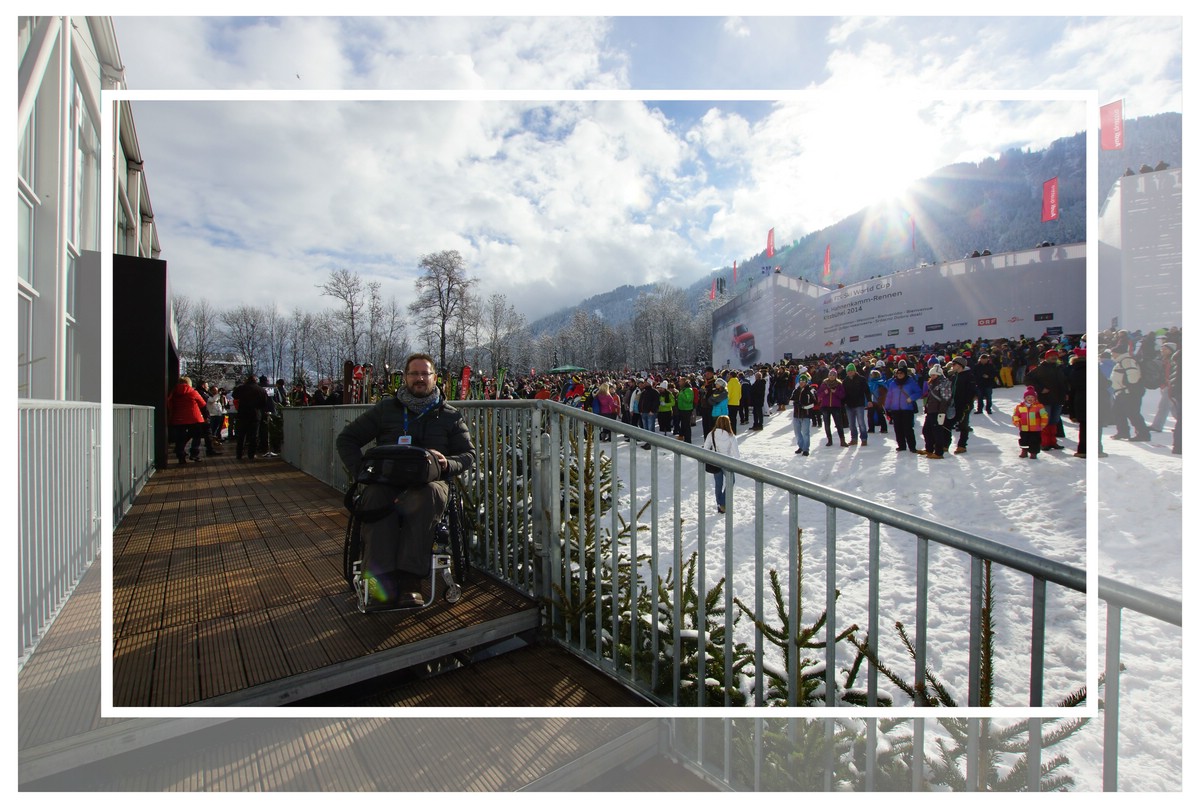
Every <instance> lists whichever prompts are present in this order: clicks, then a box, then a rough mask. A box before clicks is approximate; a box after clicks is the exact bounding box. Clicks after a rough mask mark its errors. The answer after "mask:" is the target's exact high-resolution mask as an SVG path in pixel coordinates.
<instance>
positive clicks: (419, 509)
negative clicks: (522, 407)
mask: <svg viewBox="0 0 1200 808" xmlns="http://www.w3.org/2000/svg"><path fill="white" fill-rule="evenodd" d="M371 441H375V442H376V445H377V447H381V448H380V449H376V450H372V452H373V453H374V454H380V453H386V452H387V451H388V450H384V449H382V447H390V446H395V447H397V448H398V451H396V452H394V453H393V454H394V455H396V457H397V458H399V457H400V456H402V455H404V456H407V457H410V458H411V457H415V458H417V461H418V462H416V463H415V464H414V463H411V462H405V463H400V462H399V461H398V460H397V462H396V465H397V466H398V467H400V466H403V468H398V469H397V471H398V472H399V473H400V475H401V476H407V477H410V478H411V479H407V480H402V481H401V486H402V487H401V486H398V485H395V484H393V485H370V484H369V485H367V487H366V488H365V489H364V490H363V492H362V497H361V501H360V503H359V507H360V508H361V509H362V510H363V511H375V512H377V513H379V512H385V511H386V512H387V513H388V516H387V517H386V518H383V519H379V520H377V521H374V522H372V524H371V525H370V528H371V529H370V530H367V529H366V527H368V526H366V525H364V531H363V554H362V576H363V582H364V584H365V585H366V586H367V587H368V598H369V600H370V604H371V606H370V608H371V610H376V609H379V610H383V609H411V608H418V607H420V606H423V605H424V603H425V601H424V597H423V596H422V594H421V592H420V586H421V582H422V580H423V579H424V578H425V577H427V576H428V575H429V571H430V559H431V556H432V552H433V543H434V539H435V533H436V528H437V524H438V522H439V521H440V520H441V518H442V515H443V514H444V513H445V511H446V507H447V503H448V502H449V498H450V486H449V482H448V481H449V480H450V479H451V478H453V477H456V476H458V475H459V474H462V473H463V472H464V471H468V470H470V469H471V468H472V467H473V466H474V465H475V446H474V445H473V444H472V443H471V437H470V435H469V434H468V432H467V425H466V423H465V422H464V421H463V418H462V413H460V412H459V411H458V410H456V409H455V408H454V407H452V406H450V405H449V404H447V403H446V402H445V400H444V399H443V397H442V393H441V391H440V390H439V389H438V387H437V377H436V374H435V370H434V363H433V357H431V356H429V355H428V354H423V353H416V354H412V355H411V356H409V357H408V359H407V360H406V361H405V363H404V386H403V387H401V388H400V389H399V390H397V391H396V395H395V397H392V398H385V399H384V400H383V401H380V402H379V403H378V404H376V405H375V406H374V407H372V408H371V409H369V410H367V412H365V413H363V414H362V415H360V416H359V417H358V418H356V419H354V421H352V422H351V423H349V424H347V425H346V428H345V429H343V430H342V431H341V434H339V435H338V437H337V452H338V456H339V457H340V458H341V460H342V464H343V465H345V467H346V469H347V470H348V471H349V472H350V476H351V479H353V480H356V481H359V479H360V475H359V472H360V471H361V470H363V467H364V457H363V447H364V446H366V445H367V444H368V443H370V442H371ZM400 447H408V448H416V449H422V450H425V451H424V452H405V451H403V449H401V448H400ZM382 462H383V464H384V465H386V463H387V461H382ZM367 470H368V471H371V470H372V469H367Z"/></svg>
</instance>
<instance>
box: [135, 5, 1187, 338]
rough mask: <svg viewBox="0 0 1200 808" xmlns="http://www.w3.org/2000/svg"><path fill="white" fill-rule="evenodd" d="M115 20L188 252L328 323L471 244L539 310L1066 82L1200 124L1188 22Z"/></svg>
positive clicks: (497, 288)
mask: <svg viewBox="0 0 1200 808" xmlns="http://www.w3.org/2000/svg"><path fill="white" fill-rule="evenodd" d="M115 22H116V32H117V37H118V43H119V47H120V50H121V56H122V58H123V60H124V63H125V68H126V81H127V84H128V87H129V89H130V90H134V91H156V94H155V100H137V101H135V102H134V117H135V121H136V126H137V133H138V138H139V142H140V145H141V149H142V152H143V157H144V160H145V165H146V176H147V181H148V184H149V189H150V196H151V201H152V204H153V206H154V211H155V221H156V223H157V225H158V228H159V234H160V239H161V242H162V248H163V253H162V257H163V258H164V259H165V260H167V262H168V264H169V266H170V271H171V277H172V283H173V286H174V288H175V290H176V291H177V292H179V293H183V294H187V295H189V296H191V297H194V298H198V297H205V298H208V299H209V300H210V302H212V303H214V304H215V305H216V306H217V307H218V308H223V307H225V306H227V305H234V304H237V303H241V302H251V303H257V304H263V305H269V304H271V303H274V304H276V305H277V306H278V307H279V308H280V310H281V311H283V312H289V311H291V310H292V309H293V308H296V307H299V308H302V309H308V310H314V311H315V310H318V309H321V308H324V307H326V306H328V305H331V303H332V301H330V300H329V299H328V298H321V297H320V295H319V291H318V290H317V288H316V287H317V285H318V284H320V283H321V282H322V281H323V280H324V279H325V278H326V277H328V275H329V272H330V271H331V270H332V269H336V268H348V269H352V270H356V271H358V272H359V273H361V274H362V275H363V276H364V277H365V278H367V279H369V280H379V281H380V282H381V284H382V289H383V293H384V295H385V296H390V295H395V296H396V297H397V299H398V300H400V301H401V303H402V304H403V303H407V301H408V300H409V299H411V296H412V294H413V291H412V290H413V285H412V281H413V279H414V277H415V276H416V271H417V263H418V261H419V260H420V257H421V256H422V255H424V254H427V253H431V252H437V251H440V250H450V249H453V250H458V251H459V252H460V253H461V254H462V255H463V257H464V259H465V260H466V263H467V266H468V269H469V271H470V272H471V274H472V275H473V276H474V277H476V278H478V279H479V287H478V291H480V292H481V293H483V294H484V295H488V294H491V293H493V292H502V293H504V294H506V295H507V296H508V299H509V301H510V302H512V303H513V304H514V305H516V306H517V308H518V310H520V311H522V312H523V313H525V314H526V315H527V316H528V317H529V318H530V319H536V318H537V317H539V316H541V315H543V314H546V313H549V312H551V311H553V310H555V309H558V308H560V307H562V306H566V305H571V304H574V303H577V302H579V301H580V300H581V299H582V298H584V297H586V296H587V295H591V294H596V293H599V292H604V291H608V290H610V289H612V288H614V287H616V286H618V285H620V284H622V283H634V284H637V283H647V282H651V281H658V280H664V281H670V282H673V283H676V284H679V285H686V284H690V283H692V282H694V281H695V280H697V279H698V278H701V277H703V276H705V275H706V274H707V273H708V272H709V271H710V270H711V269H712V268H714V267H722V266H728V265H729V264H730V263H731V262H732V261H734V260H738V261H739V262H741V261H743V260H744V259H746V258H749V257H750V256H752V255H754V254H755V253H757V252H759V251H761V250H762V249H763V248H764V247H765V244H766V234H767V231H768V229H770V228H772V227H774V228H775V231H776V241H777V243H787V242H790V241H792V240H793V239H798V238H801V237H803V236H804V235H805V234H807V233H809V232H811V231H813V230H816V229H819V228H821V227H824V226H826V225H829V224H832V223H834V222H836V221H838V220H839V219H841V218H842V217H844V216H846V215H849V214H850V213H853V212H854V211H856V210H858V209H860V208H862V207H864V206H866V205H869V204H872V203H873V202H876V201H879V200H881V199H883V198H886V197H888V196H890V195H892V194H895V193H896V192H897V191H899V190H900V189H901V188H903V187H904V185H905V184H906V183H908V182H909V181H911V180H913V179H916V178H918V177H921V176H924V175H926V174H928V173H929V172H931V171H933V170H934V169H936V168H938V167H940V166H942V165H946V164H948V163H952V162H956V161H962V160H971V161H975V160H979V159H981V158H983V157H985V156H987V155H989V154H996V153H998V152H999V151H1001V150H1003V149H1006V148H1010V147H1020V148H1025V147H1029V148H1041V147H1043V146H1045V145H1047V144H1048V143H1050V142H1051V141H1053V140H1055V139H1056V138H1059V137H1064V136H1068V135H1071V134H1074V133H1075V132H1077V131H1081V130H1083V129H1085V128H1086V126H1087V122H1088V108H1087V105H1086V103H1085V102H1084V101H1082V100H1080V99H1078V98H1065V97H1064V95H1065V94H1066V93H1070V92H1077V91H1092V90H1094V91H1096V92H1097V95H1098V100H1099V102H1100V103H1106V102H1108V101H1111V100H1115V99H1118V98H1123V99H1124V100H1125V109H1126V116H1127V117H1137V116H1140V115H1150V114H1154V113H1158V112H1164V111H1182V55H1181V54H1182V20H1181V19H1180V18H1178V17H1146V18H1134V17H1095V18H1078V17H1073V18H1057V17H1007V18H1002V17H911V18H904V17H901V18H895V17H891V18H882V17H851V18H835V17H786V18H785V17H746V18H739V17H719V16H705V17H533V16H530V17H491V18H485V17H474V16H456V17H390V18H389V17H345V18H338V17H283V18H251V17H240V18H228V17H186V16H183V17H116V18H115ZM415 90H417V91H420V90H431V91H437V92H438V93H439V95H438V96H437V97H436V98H428V97H420V98H409V99H408V100H397V98H398V96H397V95H396V93H400V92H404V91H415ZM162 91H167V92H162ZM213 91H231V92H230V93H229V94H214V93H213ZM547 92H549V95H547ZM235 93H236V94H237V96H236V98H235V97H234V95H233V94H235ZM352 94H353V95H354V96H355V97H351V95H352Z"/></svg>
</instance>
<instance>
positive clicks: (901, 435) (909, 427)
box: [883, 367, 921, 454]
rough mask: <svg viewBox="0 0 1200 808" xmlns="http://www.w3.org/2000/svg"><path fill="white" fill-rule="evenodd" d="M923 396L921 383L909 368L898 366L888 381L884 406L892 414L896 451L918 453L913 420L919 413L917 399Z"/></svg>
mask: <svg viewBox="0 0 1200 808" xmlns="http://www.w3.org/2000/svg"><path fill="white" fill-rule="evenodd" d="M920 397H921V385H920V384H918V383H917V380H916V379H914V378H912V377H911V376H909V374H908V368H905V367H898V368H896V372H895V373H894V374H893V375H892V379H891V381H889V382H888V391H887V397H886V398H884V401H883V408H884V410H886V411H887V414H888V415H889V416H891V419H892V427H893V428H894V430H895V432H896V451H897V452H903V451H904V450H905V449H908V451H910V452H912V453H914V454H916V453H917V436H916V433H915V432H914V429H913V420H914V419H915V418H916V414H917V399H919V398H920Z"/></svg>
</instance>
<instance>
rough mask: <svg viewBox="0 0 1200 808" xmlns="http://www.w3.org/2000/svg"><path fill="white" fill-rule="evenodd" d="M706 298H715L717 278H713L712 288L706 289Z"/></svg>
mask: <svg viewBox="0 0 1200 808" xmlns="http://www.w3.org/2000/svg"><path fill="white" fill-rule="evenodd" d="M708 299H709V300H716V299H717V279H716V278H713V285H712V288H711V289H709V290H708Z"/></svg>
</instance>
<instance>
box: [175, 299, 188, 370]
mask: <svg viewBox="0 0 1200 808" xmlns="http://www.w3.org/2000/svg"><path fill="white" fill-rule="evenodd" d="M171 314H172V316H173V317H174V318H175V335H176V338H177V339H178V342H177V343H176V344H175V348H176V350H178V351H179V355H180V356H182V357H187V358H190V357H191V355H192V334H191V330H192V299H191V298H189V297H188V296H187V295H172V296H171Z"/></svg>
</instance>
